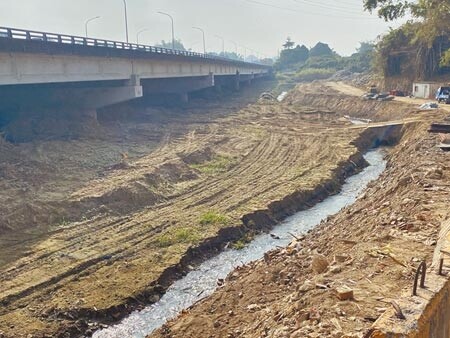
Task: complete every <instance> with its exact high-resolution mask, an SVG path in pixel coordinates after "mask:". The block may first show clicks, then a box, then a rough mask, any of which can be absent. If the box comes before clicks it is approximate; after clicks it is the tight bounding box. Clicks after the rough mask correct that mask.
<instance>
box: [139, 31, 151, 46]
mask: <svg viewBox="0 0 450 338" xmlns="http://www.w3.org/2000/svg"><path fill="white" fill-rule="evenodd" d="M147 31H149V29H148V28H144V29H141V30H140V31H139V32H137V34H136V43H137V44H138V45H139V35H141V34H142V33H144V32H147Z"/></svg>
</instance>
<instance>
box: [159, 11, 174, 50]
mask: <svg viewBox="0 0 450 338" xmlns="http://www.w3.org/2000/svg"><path fill="white" fill-rule="evenodd" d="M158 13H159V14H162V15H165V16H168V17H169V18H170V21H171V22H172V49H173V50H175V29H174V23H173V17H172V15H170V14H168V13H164V12H158Z"/></svg>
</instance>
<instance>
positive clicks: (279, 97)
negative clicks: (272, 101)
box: [277, 92, 288, 102]
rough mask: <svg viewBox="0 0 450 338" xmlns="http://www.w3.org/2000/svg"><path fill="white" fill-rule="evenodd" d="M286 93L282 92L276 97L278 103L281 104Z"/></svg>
mask: <svg viewBox="0 0 450 338" xmlns="http://www.w3.org/2000/svg"><path fill="white" fill-rule="evenodd" d="M287 94H288V92H282V93H281V94H280V95H279V96H278V97H277V101H278V102H283V100H284V99H285V98H286V96H287Z"/></svg>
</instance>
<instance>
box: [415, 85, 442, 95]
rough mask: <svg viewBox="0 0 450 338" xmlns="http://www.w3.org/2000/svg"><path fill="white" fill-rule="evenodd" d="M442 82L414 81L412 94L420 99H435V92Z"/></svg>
mask: <svg viewBox="0 0 450 338" xmlns="http://www.w3.org/2000/svg"><path fill="white" fill-rule="evenodd" d="M442 86H443V84H442V83H438V82H415V83H414V84H413V90H412V93H413V96H414V97H417V98H420V99H435V98H436V92H437V90H438V89H439V87H442Z"/></svg>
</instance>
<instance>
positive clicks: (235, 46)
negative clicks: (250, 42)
mask: <svg viewBox="0 0 450 338" xmlns="http://www.w3.org/2000/svg"><path fill="white" fill-rule="evenodd" d="M230 42H231V43H232V44H233V45H234V48H235V53H236V57H237V58H238V59H239V53H238V44H237V43H236V42H234V41H232V40H230Z"/></svg>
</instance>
